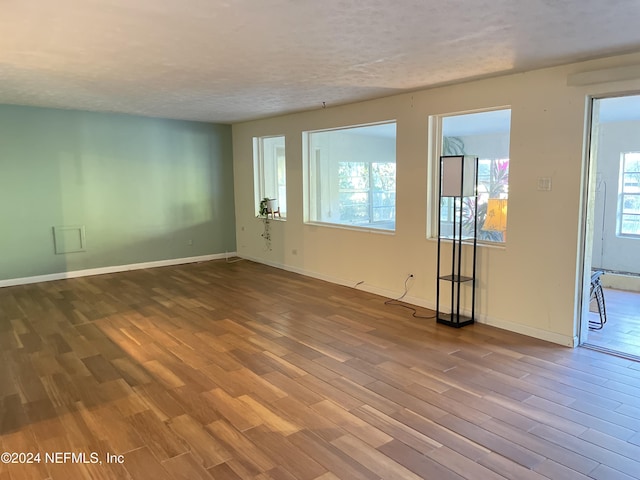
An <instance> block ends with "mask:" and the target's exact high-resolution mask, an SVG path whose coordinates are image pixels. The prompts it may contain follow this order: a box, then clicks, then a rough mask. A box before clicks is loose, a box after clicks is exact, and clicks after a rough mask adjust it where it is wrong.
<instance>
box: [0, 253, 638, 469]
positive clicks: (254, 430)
mask: <svg viewBox="0 0 640 480" xmlns="http://www.w3.org/2000/svg"><path fill="white" fill-rule="evenodd" d="M384 300H385V299H383V298H381V297H378V296H375V295H372V294H368V293H366V292H362V291H358V290H355V289H352V288H347V287H341V286H336V285H332V284H329V283H324V282H321V281H318V280H314V279H310V278H306V277H302V276H298V275H295V274H292V273H288V272H285V271H281V270H277V269H273V268H270V267H267V266H263V265H259V264H255V263H251V262H246V261H242V262H238V263H226V262H224V261H220V262H216V261H214V262H206V263H201V264H192V265H185V266H177V267H166V268H157V269H150V270H139V271H132V272H126V273H118V274H110V275H102V276H95V277H85V278H79V279H71V280H64V281H56V282H48V283H41V284H34V285H25V286H17V287H8V288H3V289H0V344H1V346H2V362H1V363H0V398H1V407H2V409H1V414H2V418H1V424H0V429H1V433H2V436H1V446H2V449H1V450H2V451H5V452H23V453H27V452H29V453H31V454H36V453H39V454H40V455H41V457H40V463H30V464H21V463H11V464H2V465H0V479H1V480H7V479H14V480H16V479H76V478H77V479H82V478H97V479H100V478H104V479H112V478H133V479H147V478H148V479H154V480H162V479H179V478H184V479H211V478H215V479H238V478H243V479H261V480H263V479H283V480H286V479H303V480H304V479H309V480H311V479H322V480H330V479H336V478H344V479H377V478H384V479H418V478H427V479H436V480H440V479H460V478H467V479H483V480H484V479H504V478H508V479H542V478H550V479H581V478H596V479H630V478H638V477H639V476H640V364H638V363H634V362H632V361H629V360H625V359H621V358H617V357H613V356H608V355H605V354H602V353H600V352H595V351H590V350H586V349H575V350H571V349H568V348H564V347H561V346H557V345H553V344H548V343H545V342H542V341H538V340H535V339H531V338H528V337H524V336H520V335H517V334H512V333H509V332H505V331H502V330H499V329H495V328H491V327H488V326H484V325H473V326H469V327H465V328H464V329H460V330H456V329H451V328H449V327H446V326H442V325H437V324H436V323H435V322H434V321H433V320H421V319H415V318H412V317H411V315H410V313H409V312H408V311H407V310H405V309H402V308H397V307H393V306H386V305H384V304H383V301H384ZM421 313H425V314H427V313H429V312H426V311H425V312H421ZM55 452H58V454H57V456H56V454H55ZM64 452H73V454H74V456H73V457H71V456H70V454H69V455H68V456H67V457H65V456H64ZM81 454H84V455H85V458H84V460H85V462H87V463H79V461H80V460H83V458H82V455H81ZM92 454H94V455H95V457H93V456H92ZM107 454H109V455H110V457H109V459H111V462H110V463H108V462H107ZM119 455H120V456H121V457H118V456H119ZM3 458H4V457H3ZM94 458H95V459H96V460H98V461H99V462H101V463H96V464H92V463H89V462H91V461H92V460H93V459H94ZM26 459H27V458H26V457H24V456H23V457H22V460H26ZM16 460H20V458H18V457H17V456H16ZM118 460H123V463H119V461H118Z"/></svg>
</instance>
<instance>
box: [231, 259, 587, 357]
mask: <svg viewBox="0 0 640 480" xmlns="http://www.w3.org/2000/svg"><path fill="white" fill-rule="evenodd" d="M241 257H242V258H245V259H247V260H251V261H254V262H257V263H262V264H264V265H269V266H271V267H275V268H280V269H282V270H287V271H289V272H293V273H299V274H300V275H305V276H307V277H312V278H317V279H318V280H324V281H325V282H330V283H335V284H338V285H344V286H347V287H353V288H357V289H358V290H364V291H365V292H369V293H373V294H375V295H380V296H381V297H386V298H397V297H399V296H400V295H402V292H396V291H392V290H387V289H384V288H379V287H376V286H372V285H367V284H366V283H362V284H360V285H357V286H356V283H357V282H354V281H349V280H344V279H341V278H337V277H332V276H329V275H324V274H321V273H317V272H311V271H308V270H304V269H301V268H296V267H291V266H288V265H282V264H280V263H276V262H269V261H266V260H264V259H262V258H255V257H250V256H245V255H241ZM402 301H403V302H406V303H408V304H411V305H416V306H418V307H423V308H428V309H430V310H435V308H436V305H435V303H432V302H428V301H426V300H425V299H423V298H418V297H412V296H405V297H404V298H403V299H402ZM462 313H463V314H465V315H470V314H471V312H470V311H468V312H462ZM476 322H477V323H482V324H485V325H490V326H492V327H496V328H500V329H502V330H508V331H510V332H514V333H520V334H522V335H526V336H528V337H533V338H537V339H539V340H545V341H547V342H551V343H555V344H558V345H563V346H565V347H571V348H573V347H577V346H578V337H574V336H568V335H562V334H559V333H555V332H549V331H547V330H542V329H539V328H535V327H530V326H528V325H521V324H519V323H513V322H508V321H505V320H499V319H495V318H491V317H487V316H482V315H476Z"/></svg>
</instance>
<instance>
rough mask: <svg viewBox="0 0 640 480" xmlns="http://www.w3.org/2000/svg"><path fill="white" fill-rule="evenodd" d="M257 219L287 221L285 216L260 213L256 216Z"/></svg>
mask: <svg viewBox="0 0 640 480" xmlns="http://www.w3.org/2000/svg"><path fill="white" fill-rule="evenodd" d="M256 218H257V219H259V220H269V221H271V220H273V221H275V222H286V221H287V217H261V216H260V215H258V216H256Z"/></svg>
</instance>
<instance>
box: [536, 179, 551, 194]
mask: <svg viewBox="0 0 640 480" xmlns="http://www.w3.org/2000/svg"><path fill="white" fill-rule="evenodd" d="M538 190H539V191H542V192H550V191H551V177H538Z"/></svg>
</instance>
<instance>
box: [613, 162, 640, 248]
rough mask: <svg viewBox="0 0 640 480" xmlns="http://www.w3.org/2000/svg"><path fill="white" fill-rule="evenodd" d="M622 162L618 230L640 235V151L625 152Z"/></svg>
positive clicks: (627, 233) (624, 233)
mask: <svg viewBox="0 0 640 480" xmlns="http://www.w3.org/2000/svg"><path fill="white" fill-rule="evenodd" d="M620 163H621V165H620V181H619V197H620V202H619V204H618V232H619V234H620V235H633V236H640V153H639V152H633V153H624V154H623V155H622V160H621V162H620Z"/></svg>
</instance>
